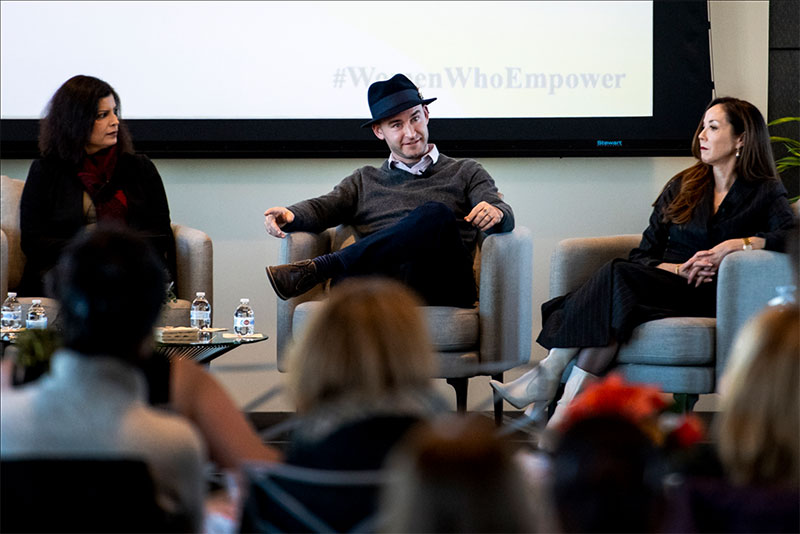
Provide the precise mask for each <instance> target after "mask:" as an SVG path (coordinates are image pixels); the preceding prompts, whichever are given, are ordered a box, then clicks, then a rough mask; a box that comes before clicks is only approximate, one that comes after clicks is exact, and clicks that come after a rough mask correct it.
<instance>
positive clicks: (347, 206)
mask: <svg viewBox="0 0 800 534" xmlns="http://www.w3.org/2000/svg"><path fill="white" fill-rule="evenodd" d="M360 179H361V176H360V172H359V171H356V172H354V173H353V174H351V175H350V176H348V177H347V178H345V179H344V180H342V181H341V182H339V184H338V185H337V186H336V187H334V188H333V191H331V192H330V193H327V194H325V195H322V196H320V197H316V198H311V199H308V200H303V201H301V202H298V203H296V204H292V205H291V206H289V207H288V208H287V209H289V210H290V211H291V212H292V213H294V221H292V222H291V223H289V224H287V225H285V226H284V227H283V230H284V231H286V232H300V231H302V232H316V233H319V232H322V231H323V230H325V229H326V228H330V227H332V226H337V225H339V224H342V223H345V222H348V221H350V220H352V218H353V217H354V215H355V213H356V209H357V207H358V197H359V193H358V192H359V185H358V184H359V182H360Z"/></svg>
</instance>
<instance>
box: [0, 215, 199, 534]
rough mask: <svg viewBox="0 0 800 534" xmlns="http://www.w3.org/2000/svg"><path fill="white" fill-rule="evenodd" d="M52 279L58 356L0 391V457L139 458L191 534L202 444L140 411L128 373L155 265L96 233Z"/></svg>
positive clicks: (145, 408)
mask: <svg viewBox="0 0 800 534" xmlns="http://www.w3.org/2000/svg"><path fill="white" fill-rule="evenodd" d="M54 274H55V276H56V280H55V282H56V284H55V287H56V288H57V297H58V299H59V301H60V303H61V316H62V318H63V321H64V323H63V326H64V330H63V341H64V348H63V349H60V350H59V351H57V352H56V353H55V355H54V356H53V359H52V362H51V369H50V373H49V374H47V375H45V376H43V377H42V378H40V379H39V380H37V381H35V382H32V383H30V384H27V385H25V386H21V387H14V388H4V389H2V390H1V391H0V395H1V396H2V402H0V457H2V459H3V460H7V459H8V460H10V459H20V458H65V459H66V458H129V459H140V460H144V461H145V462H146V463H147V464H148V466H149V467H150V470H151V474H152V476H153V479H154V482H155V486H156V492H157V494H158V497H159V502H160V503H161V504H162V506H164V508H165V509H166V511H168V512H170V513H172V514H175V515H183V516H186V517H188V518H189V520H190V523H191V528H192V530H193V531H194V532H199V529H200V528H201V525H202V523H201V521H202V514H203V498H204V492H205V489H204V480H203V462H204V460H205V448H204V445H203V442H202V439H201V438H200V436H199V435H198V433H197V431H196V430H195V429H194V427H193V426H192V425H191V424H190V423H189V422H188V421H187V420H185V419H184V418H183V417H179V416H176V415H173V414H170V413H167V412H165V411H161V410H157V409H154V408H151V407H150V406H149V405H148V404H147V384H146V382H145V378H144V375H143V374H142V372H141V371H140V370H139V368H138V365H139V362H140V360H141V359H142V358H144V357H146V356H148V355H149V354H150V352H151V351H152V338H151V336H152V329H153V323H154V322H155V320H156V317H157V316H158V314H159V311H160V309H161V304H162V301H163V298H164V279H165V277H164V270H163V267H162V264H161V262H160V260H159V258H158V257H157V256H156V254H155V253H154V252H153V250H152V249H151V248H150V246H149V245H148V244H147V243H146V242H144V241H142V240H141V239H140V238H138V237H134V236H132V235H130V234H129V233H127V232H125V231H121V230H116V229H108V228H104V227H103V226H102V225H98V227H97V228H96V229H95V230H94V231H91V232H86V233H84V234H82V235H80V236H79V237H77V238H76V239H75V241H74V242H73V243H71V244H70V245H69V246H68V247H67V249H65V251H64V254H63V255H62V257H61V259H60V260H59V263H58V265H57V267H56V269H55V272H54ZM121 483H122V482H121ZM44 513H46V512H44Z"/></svg>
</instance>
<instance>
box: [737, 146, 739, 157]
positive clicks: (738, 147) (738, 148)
mask: <svg viewBox="0 0 800 534" xmlns="http://www.w3.org/2000/svg"><path fill="white" fill-rule="evenodd" d="M736 157H737V158H738V157H739V147H738V146H737V147H736Z"/></svg>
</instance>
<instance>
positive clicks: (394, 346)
mask: <svg viewBox="0 0 800 534" xmlns="http://www.w3.org/2000/svg"><path fill="white" fill-rule="evenodd" d="M419 306H420V300H419V299H418V298H417V297H416V296H415V295H414V294H413V293H412V292H411V290H409V289H407V288H406V287H405V286H404V285H402V284H401V283H400V282H396V281H392V280H389V279H381V278H352V279H347V280H345V281H343V282H342V283H341V284H337V285H336V286H335V287H334V288H333V290H332V291H331V293H330V296H329V298H328V299H326V300H325V302H324V303H323V304H322V306H321V308H319V309H318V310H317V311H316V313H315V314H314V315H313V316H312V317H311V318H310V319H309V322H308V324H307V325H305V326H304V329H303V330H302V335H301V337H300V338H299V339H298V340H297V342H296V344H294V345H293V346H292V348H291V349H290V352H289V373H288V378H289V381H290V386H291V388H290V389H291V394H292V396H293V398H294V399H295V402H296V407H297V413H298V416H299V421H298V426H297V427H296V429H295V430H294V431H293V433H292V435H291V437H290V441H289V445H288V447H287V451H286V462H287V463H288V464H290V465H292V466H300V467H305V468H313V469H315V470H317V471H320V470H338V471H357V470H363V471H375V470H379V469H381V468H382V466H383V464H384V460H385V457H386V455H387V454H388V452H389V451H390V450H391V449H392V447H394V445H395V444H396V443H397V442H398V441H399V440H400V439H401V438H402V437H403V435H405V433H406V432H407V431H408V430H409V429H410V428H411V427H412V426H413V425H415V424H416V423H418V422H420V421H423V420H425V419H427V418H428V417H430V416H431V415H432V414H433V413H435V411H436V409H437V407H438V403H437V402H436V400H437V397H435V396H434V395H433V393H432V389H431V382H432V381H431V378H432V376H433V375H434V372H435V368H436V367H435V360H434V357H433V353H432V349H431V345H430V342H429V337H428V333H427V328H426V326H425V323H424V321H423V317H422V315H421V314H422V312H421V311H420V309H419ZM281 485H282V487H283V489H285V490H287V491H289V493H291V494H292V495H293V496H294V497H296V498H298V499H300V500H301V501H302V503H303V505H304V506H305V507H306V508H308V509H309V510H310V511H311V512H312V513H314V514H316V516H317V517H319V518H320V519H321V520H322V521H324V522H326V523H327V524H328V525H330V526H331V528H333V529H334V530H337V531H348V530H350V529H351V528H353V527H354V525H357V524H359V523H361V522H362V521H364V519H365V518H367V517H369V516H371V515H372V514H373V513H374V511H375V510H376V509H377V489H376V488H375V487H374V486H373V487H370V488H357V489H350V490H344V489H340V490H335V491H332V490H331V489H330V488H329V487H325V486H322V485H319V486H317V487H309V486H308V485H307V484H303V485H300V484H299V483H295V482H288V481H283V482H281ZM252 498H253V499H257V500H259V499H260V500H259V502H258V503H257V504H256V505H255V506H253V501H252V500H251V501H248V503H246V506H245V510H246V513H245V515H244V516H243V521H242V528H243V529H245V530H247V529H254V528H257V525H258V524H259V521H260V519H266V520H269V521H271V522H273V524H276V523H277V526H278V528H281V529H284V530H287V531H298V530H302V528H303V527H301V526H300V525H298V524H297V523H296V522H294V521H293V520H292V519H290V518H286V517H285V516H283V515H278V514H280V510H279V508H280V507H276V506H275V503H274V502H273V499H271V498H270V497H269V496H266V495H265V496H264V498H261V497H259V496H258V495H254V496H253V497H252ZM253 508H258V509H259V514H260V516H261V517H260V518H253V517H250V515H249V514H250V510H252V509H253ZM281 519H283V522H281Z"/></svg>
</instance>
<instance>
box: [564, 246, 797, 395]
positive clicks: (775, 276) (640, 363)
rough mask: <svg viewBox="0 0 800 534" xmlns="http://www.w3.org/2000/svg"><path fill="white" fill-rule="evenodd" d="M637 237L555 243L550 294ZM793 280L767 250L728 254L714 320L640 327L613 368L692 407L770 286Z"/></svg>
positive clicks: (712, 383)
mask: <svg viewBox="0 0 800 534" xmlns="http://www.w3.org/2000/svg"><path fill="white" fill-rule="evenodd" d="M640 239H641V236H640V235H638V234H636V235H619V236H609V237H595V238H575V239H565V240H563V241H561V242H560V243H559V244H558V245H557V246H556V249H555V251H554V252H553V256H552V259H551V264H550V296H551V297H556V296H559V295H564V294H566V293H568V292H570V291H573V290H575V289H577V288H578V287H579V286H580V285H581V284H582V283H583V282H584V281H585V280H586V279H587V278H589V277H590V276H591V275H592V274H593V273H594V272H595V271H596V270H597V269H599V268H600V266H602V265H603V264H604V263H606V262H607V261H609V260H611V259H613V258H627V257H628V253H629V252H630V251H631V249H633V248H634V247H636V246H638V245H639V241H640ZM791 280H792V269H791V265H790V262H789V256H788V255H786V254H781V253H778V252H770V251H765V250H754V251H748V252H741V253H738V252H737V253H734V254H729V255H728V256H727V257H726V258H725V259H724V260H723V261H722V264H721V265H720V269H719V274H718V280H717V284H718V285H717V317H716V319H711V318H703V317H670V318H666V319H660V320H657V321H650V322H647V323H644V324H642V325H639V326H638V327H637V328H636V329H634V331H633V335H632V337H631V339H630V340H629V341H628V343H626V344H624V345H622V346H621V347H620V350H619V355H618V360H617V365H618V368H619V370H621V371H622V372H623V374H624V376H625V377H626V378H627V379H628V380H631V381H633V382H642V383H648V384H656V385H658V386H660V387H661V388H662V390H663V391H665V392H669V393H685V394H688V403H687V408H688V409H691V408H692V406H693V405H694V403H695V402H696V401H697V398H698V396H699V395H700V394H705V393H713V392H714V391H715V390H716V379H717V377H719V376H721V375H722V371H723V370H724V368H725V363H726V361H727V358H728V353H729V352H730V349H731V345H732V343H733V339H734V337H735V335H736V333H737V332H738V330H739V328H740V327H741V326H742V325H743V324H744V323H745V321H747V320H748V319H749V318H750V317H752V316H753V315H755V314H756V313H757V312H758V311H759V310H761V309H762V308H763V307H764V306H766V305H767V302H768V301H769V300H770V299H771V298H772V297H774V296H776V294H777V293H776V290H775V288H776V286H780V285H788V284H791ZM568 371H569V369H567V371H566V372H565V376H566V373H567V372H568Z"/></svg>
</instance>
